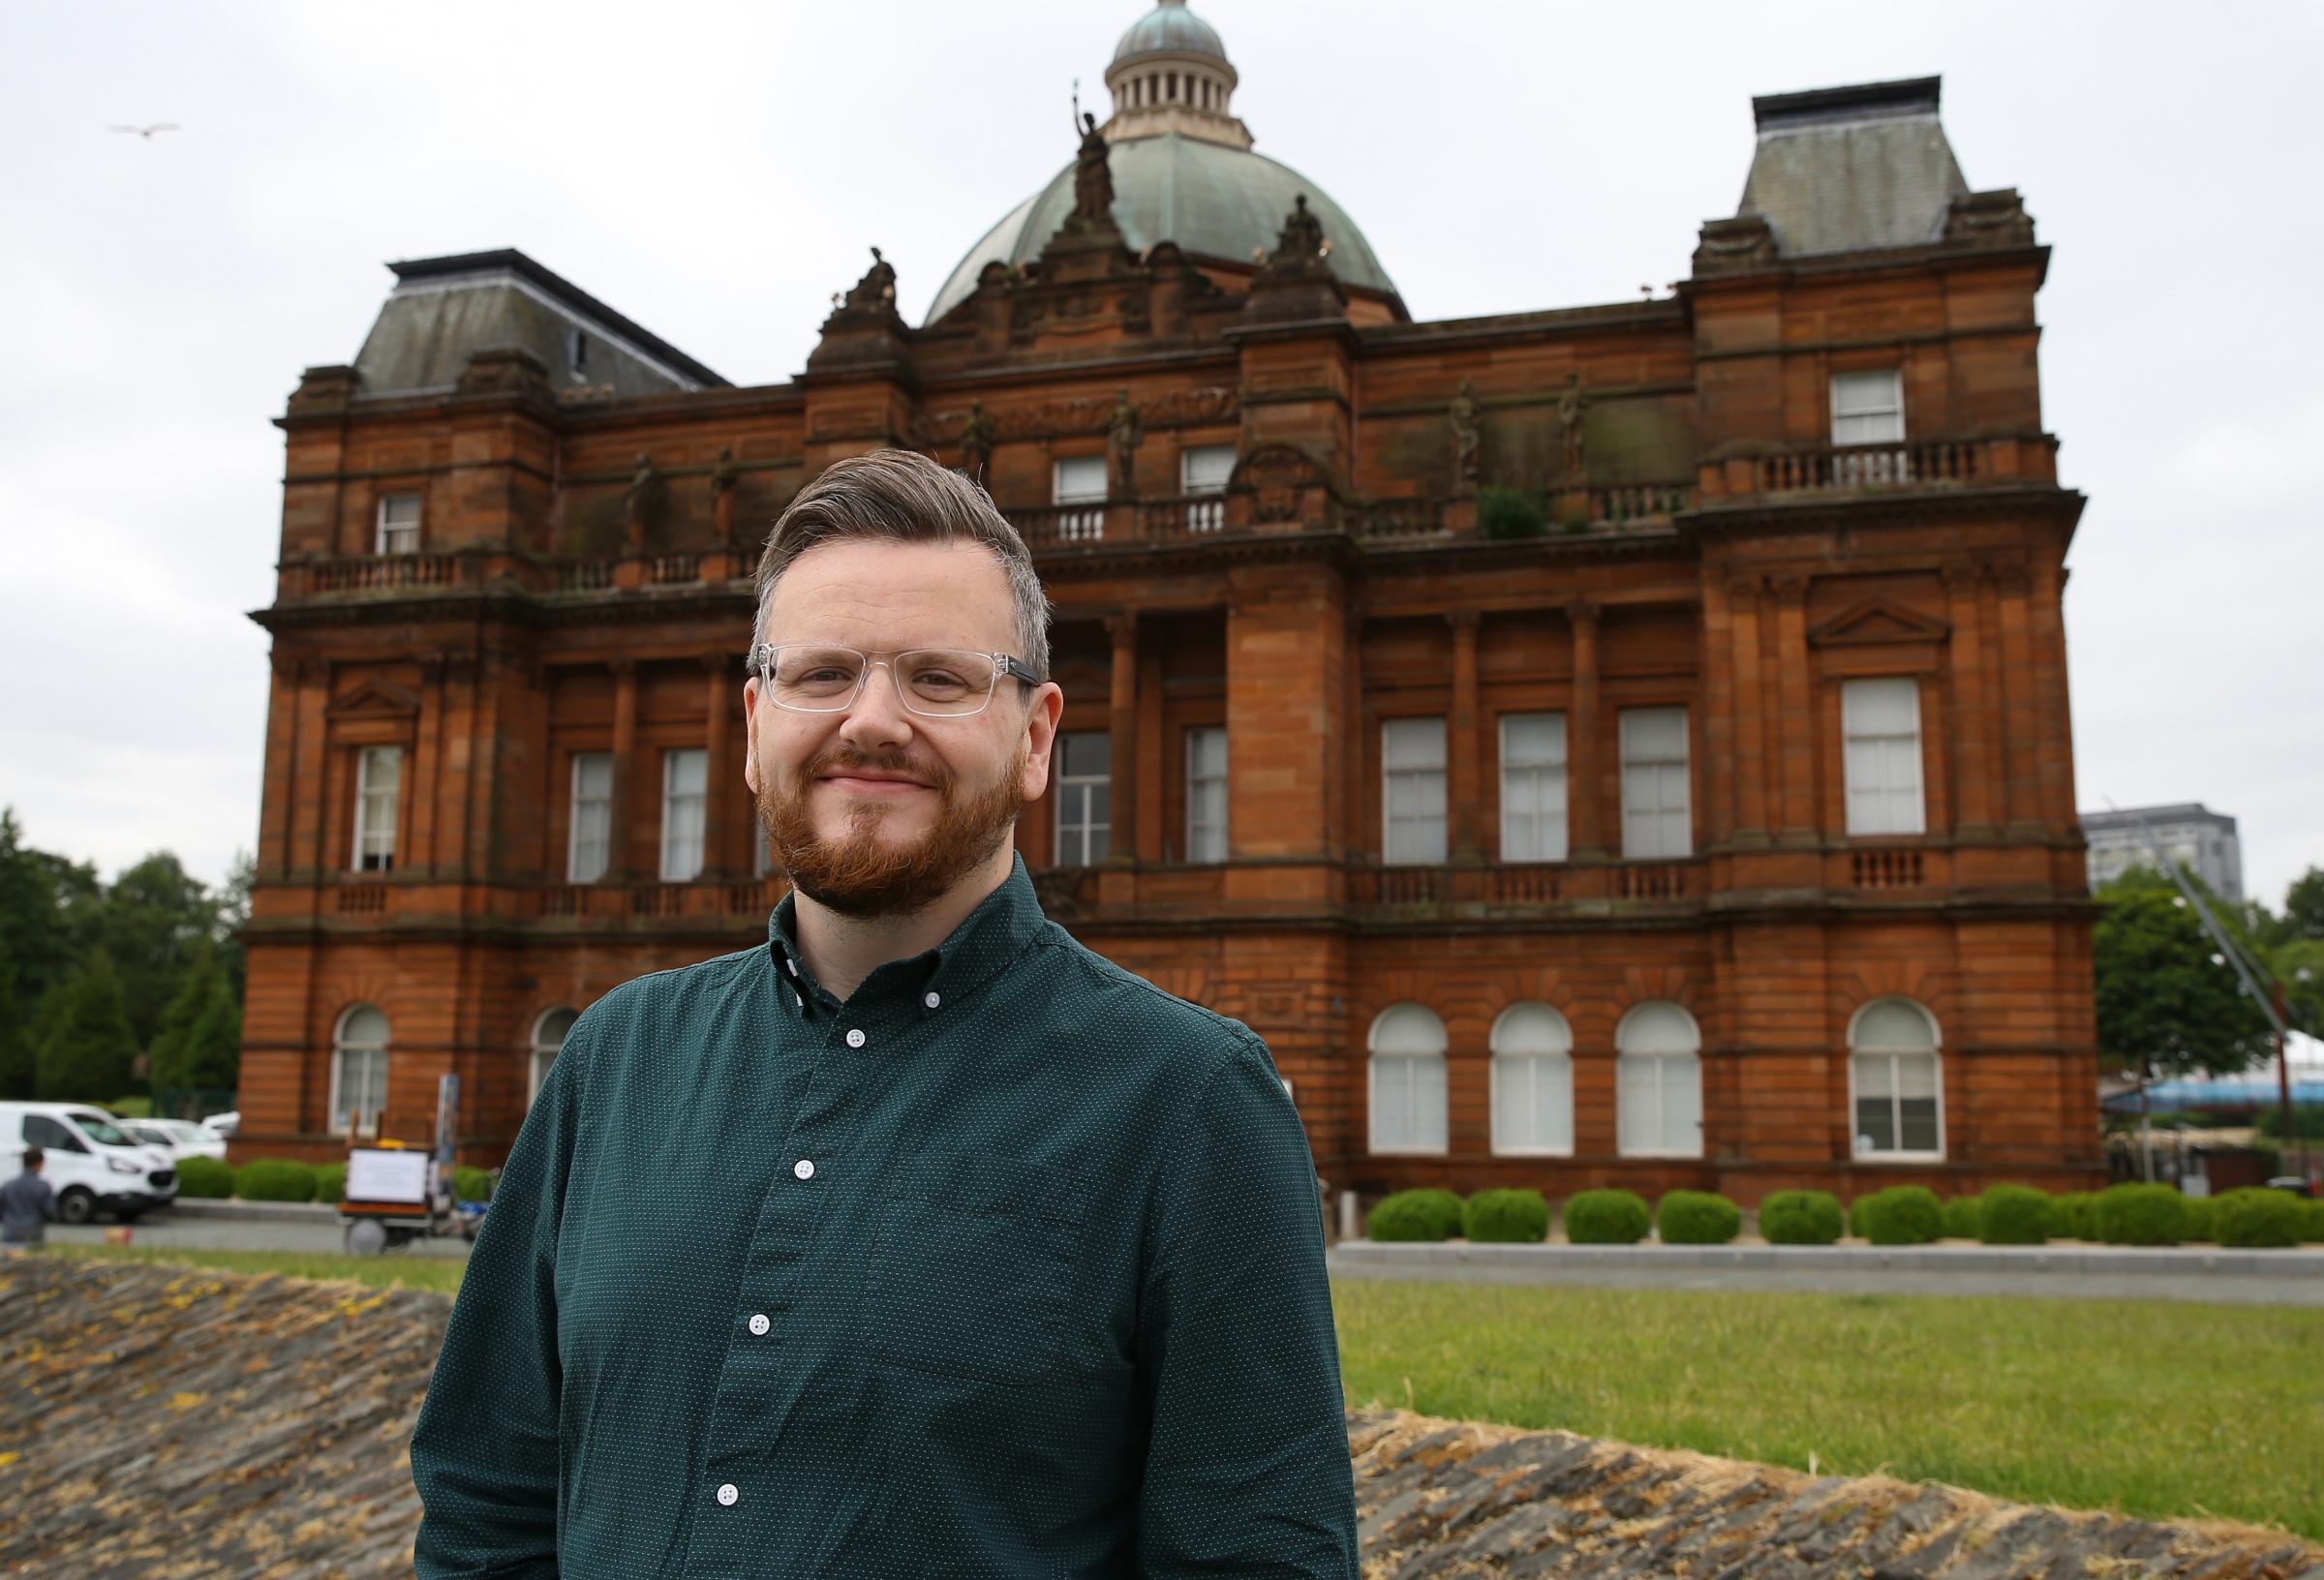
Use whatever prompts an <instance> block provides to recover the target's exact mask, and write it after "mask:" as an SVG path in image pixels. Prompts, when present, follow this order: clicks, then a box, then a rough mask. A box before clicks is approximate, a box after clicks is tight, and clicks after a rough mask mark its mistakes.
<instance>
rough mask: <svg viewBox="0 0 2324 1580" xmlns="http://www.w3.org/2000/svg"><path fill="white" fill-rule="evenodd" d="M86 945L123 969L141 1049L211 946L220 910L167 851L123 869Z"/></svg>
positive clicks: (98, 911) (126, 996)
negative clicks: (200, 951) (202, 953)
mask: <svg viewBox="0 0 2324 1580" xmlns="http://www.w3.org/2000/svg"><path fill="white" fill-rule="evenodd" d="M93 921H94V925H93V927H92V928H91V935H90V937H89V942H90V944H91V945H92V946H93V947H95V948H97V949H101V950H103V951H105V952H106V953H107V954H108V955H110V956H111V957H113V961H114V963H115V964H116V965H118V966H119V967H120V971H121V983H122V993H123V999H124V1002H125V1004H126V1006H127V1008H128V1012H129V1025H130V1031H131V1033H132V1035H134V1036H135V1037H136V1039H137V1043H138V1047H139V1048H143V1047H144V1046H145V1045H146V1044H148V1043H150V1042H151V1041H152V1040H153V1035H154V1033H155V1032H156V1031H157V1030H158V1029H159V1028H160V1025H161V1019H162V1011H163V1010H164V1009H165V1008H167V1007H168V1004H169V1001H170V1000H171V999H172V998H174V997H176V996H177V992H178V989H179V988H181V987H182V986H183V985H184V982H185V979H186V977H187V975H188V973H189V971H190V969H191V967H192V966H193V965H194V963H195V961H194V956H195V952H196V950H197V949H198V948H206V947H209V946H211V945H213V944H214V943H215V941H216V937H217V931H218V906H217V902H216V901H215V900H214V899H212V898H211V897H210V896H209V894H208V893H207V892H206V891H205V890H204V888H203V886H202V884H201V882H200V880H199V879H198V878H196V877H194V876H192V875H191V874H190V873H188V872H187V871H186V869H185V868H184V867H183V866H180V865H179V863H178V860H177V858H176V857H175V856H172V855H170V854H169V853H168V851H166V850H165V851H157V852H155V853H154V854H153V855H151V856H148V857H146V858H145V859H144V860H143V861H141V862H139V863H138V864H137V865H136V866H131V867H126V868H124V869H123V870H122V871H121V873H120V874H119V875H118V876H116V877H115V878H114V879H113V881H112V883H111V885H110V886H109V887H108V888H107V890H106V891H105V894H104V897H103V899H102V901H101V902H100V903H99V904H98V906H97V907H96V909H95V911H94V913H93Z"/></svg>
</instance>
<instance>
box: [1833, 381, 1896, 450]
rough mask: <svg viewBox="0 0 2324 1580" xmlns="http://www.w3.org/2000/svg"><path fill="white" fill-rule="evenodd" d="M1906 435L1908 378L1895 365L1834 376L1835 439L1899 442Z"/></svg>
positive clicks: (1868, 442) (1843, 442) (1849, 441)
mask: <svg viewBox="0 0 2324 1580" xmlns="http://www.w3.org/2000/svg"><path fill="white" fill-rule="evenodd" d="M1904 438H1905V380H1904V375H1903V374H1901V373H1899V372H1898V371H1897V370H1896V369H1894V368H1881V369H1880V370H1878V371H1877V372H1873V373H1836V374H1834V375H1832V442H1833V443H1834V444H1899V443H1902V442H1903V441H1904Z"/></svg>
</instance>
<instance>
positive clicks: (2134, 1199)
mask: <svg viewBox="0 0 2324 1580" xmlns="http://www.w3.org/2000/svg"><path fill="white" fill-rule="evenodd" d="M2095 1218H2096V1220H2097V1230H2098V1238H2100V1239H2102V1240H2104V1241H2105V1242H2106V1243H2107V1244H2108V1245H2177V1244H2178V1243H2179V1242H2180V1241H2181V1240H2183V1239H2185V1238H2186V1197H2184V1196H2181V1195H2180V1194H2179V1188H2178V1187H2177V1186H2175V1185H2109V1186H2107V1187H2106V1189H2104V1190H2102V1191H2100V1192H2099V1193H2098V1205H2097V1210H2096V1212H2095Z"/></svg>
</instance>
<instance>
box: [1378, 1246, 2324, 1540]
mask: <svg viewBox="0 0 2324 1580" xmlns="http://www.w3.org/2000/svg"><path fill="white" fill-rule="evenodd" d="M1332 1295H1333V1299H1334V1302H1335V1304H1336V1307H1337V1311H1338V1317H1339V1337H1340V1366H1341V1371H1342V1373H1343V1377H1344V1381H1345V1382H1346V1385H1347V1392H1348V1397H1349V1399H1350V1400H1351V1401H1355V1402H1359V1403H1362V1402H1370V1401H1377V1402H1379V1403H1382V1404H1390V1405H1402V1406H1405V1407H1407V1408H1410V1409H1414V1410H1418V1411H1421V1412H1422V1413H1426V1414H1430V1415H1447V1416H1454V1417H1458V1418H1461V1419H1466V1420H1480V1421H1499V1422H1504V1423H1507V1424H1509V1425H1513V1426H1525V1427H1558V1428H1562V1429H1564V1430H1566V1431H1570V1432H1580V1433H1585V1434H1587V1435H1589V1436H1592V1437H1605V1438H1617V1439H1620V1440H1622V1441H1624V1442H1628V1443H1652V1444H1657V1445H1660V1446H1664V1447H1672V1448H1692V1449H1696V1450H1697V1451H1699V1452H1702V1453H1709V1454H1720V1455H1724V1456H1727V1457H1729V1458H1734V1459H1749V1460H1758V1461H1760V1462H1762V1463H1766V1464H1775V1465H1789V1466H1793V1467H1796V1468H1799V1469H1802V1470H1805V1469H1807V1468H1808V1465H1809V1456H1810V1455H1814V1456H1815V1465H1816V1468H1817V1469H1818V1470H1819V1471H1822V1472H1825V1473H1836V1474H1848V1475H1856V1474H1866V1473H1868V1472H1872V1471H1882V1472H1885V1473H1886V1474H1890V1475H1894V1476H1898V1477H1900V1478H1902V1479H1904V1480H1908V1481H1914V1480H1922V1479H1927V1480H1935V1481H1946V1482H1951V1483H1952V1484H1954V1485H1956V1486H1963V1487H1972V1488H1974V1489H1976V1490H1977V1491H1979V1492H1984V1493H1989V1494H1992V1495H1994V1496H1996V1497H2002V1498H2008V1499H2013V1500H2020V1501H2024V1502H2029V1503H2052V1504H2064V1505H2065V1506H2068V1507H2074V1508H2092V1509H2096V1508H2112V1509H2118V1510H2121V1511H2123V1512H2125V1513H2131V1514H2140V1515H2147V1516H2181V1517H2185V1516H2201V1515H2212V1516H2217V1517H2221V1518H2228V1519H2237V1520H2245V1521H2249V1522H2253V1523H2271V1522H2272V1523H2276V1524H2280V1525H2282V1526H2285V1527H2287V1528H2288V1529H2290V1530H2292V1531H2295V1532H2298V1533H2299V1534H2302V1535H2304V1536H2309V1537H2315V1538H2324V1310H2315V1309H2312V1308H2287V1307H2245V1306H2197V1305H2186V1304H2179V1303H2168V1302H2163V1301H2149V1302H2140V1303H2133V1302H2126V1301H2125V1302H2116V1301H2093V1300H2036V1299H1972V1298H1951V1297H1944V1296H1926V1295H1912V1296H1884V1295H1847V1294H1806V1293H1803V1294H1781V1293H1777V1294H1761V1293H1732V1294H1729V1293H1696V1292H1692V1291H1689V1292H1665V1291H1611V1290H1575V1289H1523V1288H1512V1287H1504V1286H1498V1285H1429V1284H1391V1283H1374V1282H1368V1281H1363V1282H1359V1281H1347V1282H1342V1283H1339V1284H1336V1285H1334V1286H1333V1290H1332Z"/></svg>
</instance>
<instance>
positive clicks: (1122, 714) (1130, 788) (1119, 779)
mask: <svg viewBox="0 0 2324 1580" xmlns="http://www.w3.org/2000/svg"><path fill="white" fill-rule="evenodd" d="M1106 630H1107V631H1108V632H1109V633H1110V634H1111V635H1112V636H1113V638H1114V690H1113V698H1112V702H1113V708H1112V713H1111V716H1110V718H1109V721H1108V724H1107V740H1106V748H1107V753H1108V760H1109V761H1110V762H1111V764H1112V765H1113V768H1112V772H1113V778H1114V805H1113V810H1112V819H1113V830H1112V832H1111V834H1110V835H1109V836H1108V837H1107V846H1106V848H1107V851H1108V853H1109V854H1108V860H1110V861H1116V862H1131V861H1135V860H1136V859H1137V852H1138V617H1137V615H1136V614H1134V613H1124V614H1119V615H1113V616H1109V617H1108V618H1107V621H1106Z"/></svg>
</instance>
